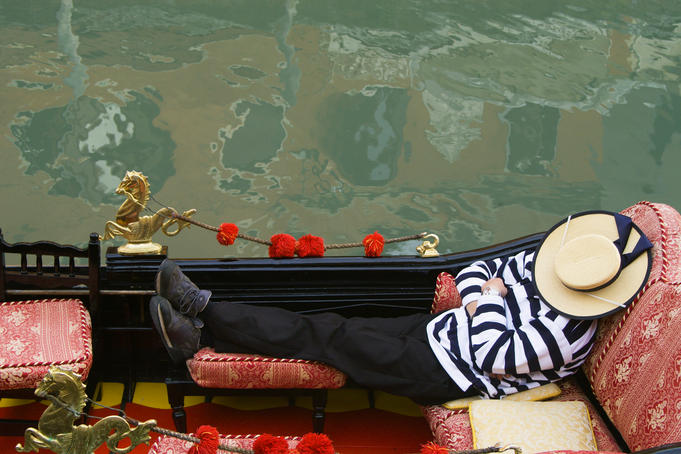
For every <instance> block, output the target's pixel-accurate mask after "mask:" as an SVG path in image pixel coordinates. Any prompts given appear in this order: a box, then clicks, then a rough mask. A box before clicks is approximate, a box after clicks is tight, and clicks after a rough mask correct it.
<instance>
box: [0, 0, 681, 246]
mask: <svg viewBox="0 0 681 454" xmlns="http://www.w3.org/2000/svg"><path fill="white" fill-rule="evenodd" d="M663 5H664V8H662V6H663ZM661 11H664V14H663V13H662V12H661ZM0 27H1V30H2V33H3V37H4V39H3V40H2V42H3V43H4V44H2V45H1V46H0V53H1V55H2V59H1V60H0V61H1V62H2V64H1V66H0V77H2V81H3V83H2V84H0V91H1V92H2V97H3V109H0V116H1V119H2V122H3V124H5V125H6V130H5V134H3V138H4V140H3V142H2V145H1V147H2V148H0V150H1V152H2V154H3V157H4V159H3V162H4V165H3V166H2V168H1V169H0V172H2V173H1V176H2V178H1V179H0V181H2V183H0V184H1V185H2V188H3V197H2V199H1V200H2V202H1V203H2V205H0V209H2V210H3V212H5V213H7V212H12V213H14V215H13V216H10V217H7V218H5V219H4V220H3V223H2V226H0V227H2V228H3V232H4V233H5V235H6V236H7V238H8V239H10V240H12V241H18V240H30V239H37V238H50V239H54V240H58V241H65V242H73V243H81V244H82V243H84V242H85V241H86V239H87V235H88V233H89V232H90V231H93V230H99V231H101V230H102V228H103V225H104V222H105V221H106V220H109V219H111V218H112V217H113V216H114V214H115V211H116V207H117V206H118V205H119V204H120V203H121V202H122V200H121V198H120V196H117V195H115V194H114V193H113V188H114V187H115V186H116V185H117V183H118V181H120V179H121V178H122V176H123V174H124V172H125V171H126V170H130V169H134V170H139V171H142V172H143V173H144V174H145V175H147V176H148V177H149V180H150V182H151V186H152V192H153V193H154V195H155V197H157V198H158V199H159V200H161V201H163V202H164V203H167V204H168V205H172V206H175V207H177V208H180V209H187V208H190V207H195V208H197V209H198V213H197V215H196V216H195V217H196V218H197V219H199V220H201V221H203V222H206V223H208V224H212V225H217V224H219V223H221V222H235V223H236V224H237V225H239V227H240V228H241V229H242V231H244V232H246V233H249V234H252V235H257V236H260V237H264V238H267V237H269V236H270V235H272V234H274V233H280V232H287V233H291V234H294V235H296V236H297V235H302V234H305V233H313V234H317V235H321V236H323V237H324V238H325V239H326V240H327V241H328V242H344V241H359V240H361V238H363V237H364V235H366V234H367V233H370V232H373V231H374V230H379V231H380V232H381V233H383V234H384V235H386V236H398V235H407V234H412V233H416V232H421V231H424V230H429V231H434V232H436V233H437V234H438V235H439V236H440V238H441V243H440V245H441V246H440V247H441V250H442V251H444V252H449V251H454V250H460V249H467V248H473V247H479V246H483V245H487V244H489V243H490V242H497V241H502V240H506V239H509V238H512V237H515V236H519V235H523V234H526V233H531V232H534V231H538V230H543V229H545V228H547V227H548V226H550V225H552V224H553V223H554V222H555V221H556V220H558V219H559V218H561V217H563V216H564V215H566V214H567V213H569V212H571V211H576V210H583V209H593V208H604V209H612V210H618V209H621V208H624V207H626V206H628V205H630V204H633V203H635V202H637V201H639V200H642V199H647V200H652V201H659V202H666V203H670V204H672V205H674V206H676V207H677V208H681V203H680V202H681V195H679V194H681V192H680V191H679V187H678V178H677V176H676V173H678V169H680V168H681V120H680V118H681V115H680V113H681V98H680V94H679V77H680V75H681V64H680V63H679V60H680V58H681V4H680V5H677V4H669V3H668V2H664V3H663V2H657V1H653V2H646V3H645V4H634V3H631V2H625V1H616V2H610V3H607V4H595V3H594V2H588V1H586V0H583V1H578V2H571V3H570V4H564V5H555V4H552V3H550V2H541V1H527V0H524V1H510V2H509V1H506V2H467V1H446V2H432V1H429V2H424V1H416V0H399V1H397V2H395V1H388V0H377V1H374V2H359V1H355V0H350V1H345V2H341V3H339V2H332V1H328V0H285V1H283V0H282V1H278V0H236V1H229V2H215V1H212V0H211V1H208V0H198V1H196V0H195V1H188V0H180V1H176V2H172V3H168V2H163V1H154V0H151V1H148V2H141V3H140V2H134V1H130V0H122V1H117V2H110V1H105V2H102V1H99V0H97V1H96V0H62V1H56V0H52V1H34V0H29V1H26V2H22V3H21V4H19V3H16V2H4V3H3V4H0ZM164 241H166V243H167V244H168V245H169V246H170V250H171V254H172V255H174V256H194V257H198V256H220V255H223V254H224V255H254V256H264V255H265V254H266V251H265V250H264V249H263V248H262V247H261V246H257V245H251V244H248V243H245V244H244V243H238V244H236V245H234V246H232V247H230V248H229V249H224V248H222V247H220V246H219V245H217V243H216V242H215V241H214V238H213V234H212V233H210V232H206V231H202V230H200V229H192V231H190V232H188V233H187V234H185V235H184V236H183V237H182V238H180V237H178V238H177V239H167V240H164ZM407 247H408V248H409V249H406V248H407ZM343 253H346V254H347V253H357V254H359V253H360V251H359V250H357V251H354V250H350V251H343ZM386 253H407V254H413V253H414V251H413V245H408V246H404V245H403V246H399V247H395V248H392V249H386Z"/></svg>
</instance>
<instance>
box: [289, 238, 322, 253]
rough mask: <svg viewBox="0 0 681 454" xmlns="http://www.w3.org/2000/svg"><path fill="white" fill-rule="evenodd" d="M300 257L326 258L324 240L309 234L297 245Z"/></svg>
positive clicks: (300, 239)
mask: <svg viewBox="0 0 681 454" xmlns="http://www.w3.org/2000/svg"><path fill="white" fill-rule="evenodd" d="M296 254H298V257H324V239H323V238H322V237H319V236H314V235H310V234H309V233H308V234H307V235H305V236H302V237H300V238H299V239H298V242H297V243H296Z"/></svg>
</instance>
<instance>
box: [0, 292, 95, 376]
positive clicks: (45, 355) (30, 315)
mask: <svg viewBox="0 0 681 454" xmlns="http://www.w3.org/2000/svg"><path fill="white" fill-rule="evenodd" d="M0 338H1V339H3V342H1V343H0V389H1V390H8V389H21V388H35V387H36V386H37V384H38V382H40V380H42V378H43V376H44V375H45V374H46V373H47V371H48V369H49V368H50V366H53V365H60V366H62V367H63V368H65V369H70V370H72V371H74V372H76V373H77V374H79V375H81V377H82V378H83V379H85V378H86V377H87V375H88V373H89V371H90V367H91V366H92V324H91V322H90V314H89V313H88V311H87V309H85V306H83V303H82V302H81V301H79V300H76V299H51V300H32V301H15V302H6V303H0Z"/></svg>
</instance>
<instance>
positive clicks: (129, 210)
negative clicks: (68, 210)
mask: <svg viewBox="0 0 681 454" xmlns="http://www.w3.org/2000/svg"><path fill="white" fill-rule="evenodd" d="M116 194H119V195H124V196H126V200H125V201H124V202H123V203H122V204H121V206H120V207H119V208H118V212H117V213H116V220H115V221H107V222H106V224H105V225H104V236H101V237H100V240H110V239H112V238H114V237H116V236H122V237H123V238H125V239H126V240H128V242H127V243H126V244H124V245H122V246H119V247H118V253H119V254H126V255H136V254H158V253H159V252H161V249H162V246H161V245H160V244H158V243H154V242H152V241H151V237H152V236H153V235H154V233H156V232H157V231H158V229H159V228H160V229H161V231H162V232H163V233H164V234H166V235H167V236H175V235H177V234H178V233H180V231H181V230H182V229H183V228H185V227H189V226H190V224H189V223H188V222H187V221H184V220H181V219H178V218H176V217H174V216H173V215H177V214H178V212H177V210H175V209H174V208H171V207H163V208H161V209H159V210H158V211H156V212H155V213H154V214H153V215H150V216H140V213H141V212H142V210H145V209H147V202H148V201H149V198H150V197H151V192H150V191H149V180H147V177H146V176H144V175H143V174H142V173H141V172H137V171H135V170H130V171H128V172H126V173H125V177H124V178H123V180H122V181H121V182H120V184H119V185H118V187H117V188H116ZM194 213H196V210H195V209H191V210H186V211H185V212H183V213H182V216H183V217H185V218H189V217H191V216H192V215H194ZM173 225H176V229H175V230H169V229H170V227H172V226H173Z"/></svg>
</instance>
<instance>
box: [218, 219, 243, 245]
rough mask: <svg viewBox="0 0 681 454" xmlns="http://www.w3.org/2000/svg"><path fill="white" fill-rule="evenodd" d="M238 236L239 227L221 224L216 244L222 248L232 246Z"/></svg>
mask: <svg viewBox="0 0 681 454" xmlns="http://www.w3.org/2000/svg"><path fill="white" fill-rule="evenodd" d="M238 234H239V227H237V226H236V225H235V224H228V223H222V224H220V231H219V232H218V235H217V238H218V243H220V244H222V245H223V246H229V245H231V244H234V240H236V236H237V235H238Z"/></svg>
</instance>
